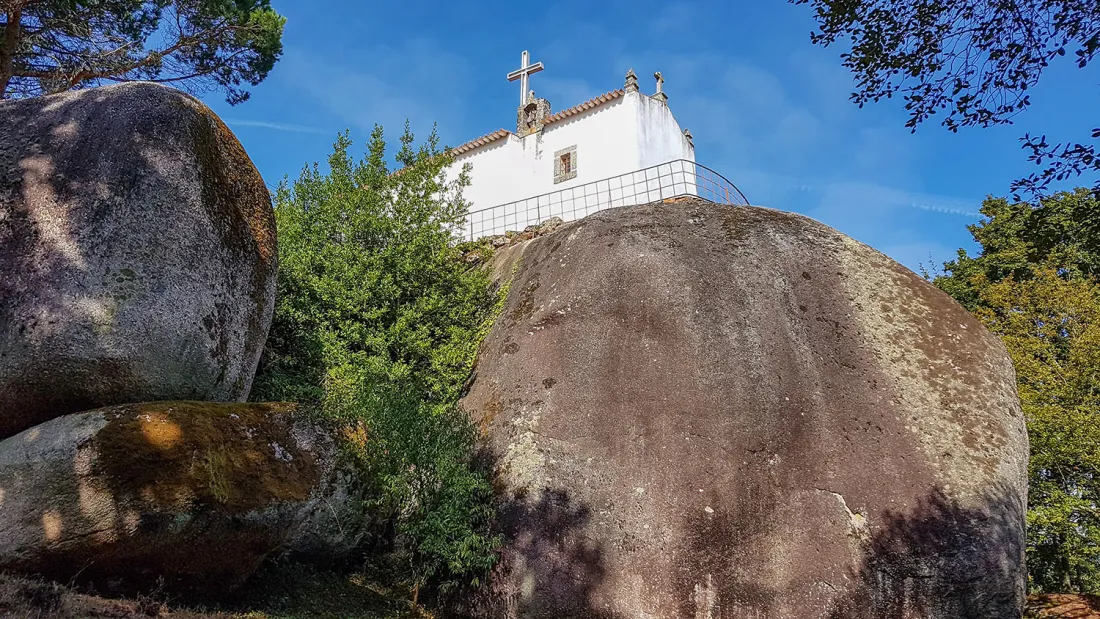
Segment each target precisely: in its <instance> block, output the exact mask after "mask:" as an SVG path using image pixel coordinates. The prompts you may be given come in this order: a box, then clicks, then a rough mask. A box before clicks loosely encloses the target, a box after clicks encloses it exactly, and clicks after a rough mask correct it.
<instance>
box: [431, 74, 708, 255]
mask: <svg viewBox="0 0 1100 619" xmlns="http://www.w3.org/2000/svg"><path fill="white" fill-rule="evenodd" d="M571 146H576V149H577V168H576V169H577V175H576V177H575V178H572V179H570V180H567V181H564V182H561V183H554V160H555V154H556V153H557V152H558V151H560V150H563V149H566V148H568V147H571ZM673 159H688V160H691V161H694V159H695V153H694V148H692V146H691V144H690V142H688V140H687V138H685V137H684V135H683V131H682V130H681V129H680V126H679V124H678V123H677V122H676V119H675V118H674V117H673V116H672V112H671V111H670V110H669V108H668V106H667V105H666V104H665V103H664V102H661V101H657V100H654V99H651V98H650V97H648V96H646V95H643V94H640V93H637V92H628V93H625V94H624V95H623V96H622V97H620V98H618V99H616V100H614V101H611V102H608V103H606V104H604V105H601V106H598V107H595V108H593V109H591V110H587V111H585V112H582V113H580V114H576V115H574V116H570V117H568V118H566V119H564V120H560V121H558V122H555V123H551V124H550V125H547V126H546V127H545V128H544V129H543V130H542V131H541V132H537V133H533V134H531V135H528V136H526V137H523V138H519V137H516V136H515V135H511V136H508V137H507V138H504V139H501V140H498V141H497V142H493V143H490V144H488V145H486V146H484V147H481V148H479V149H477V150H475V151H471V152H469V153H465V154H463V155H461V156H459V157H458V158H456V161H455V163H454V164H453V165H452V168H451V170H450V171H449V173H450V174H451V175H452V178H453V175H454V174H457V172H458V170H459V169H460V167H461V166H462V165H463V164H466V163H469V164H470V165H471V168H472V169H471V172H470V179H471V184H470V186H469V187H467V188H466V189H465V191H464V196H465V197H466V199H467V200H469V201H470V202H471V204H472V206H471V209H470V210H471V212H476V211H479V210H482V209H486V208H489V207H495V206H498V205H506V206H505V207H504V208H502V209H500V210H494V211H493V213H492V214H493V216H494V217H496V219H495V220H493V221H483V220H482V219H481V217H480V216H477V215H476V214H475V215H474V216H472V217H471V224H472V228H473V236H474V237H475V238H477V237H479V236H483V235H485V234H499V233H501V232H503V231H504V230H505V229H508V230H520V229H522V228H523V227H525V226H526V225H527V224H528V223H530V221H529V220H530V219H533V218H534V217H535V216H536V213H537V217H538V219H539V220H543V219H546V218H548V217H555V216H556V217H561V218H562V219H564V220H566V221H571V220H573V219H578V218H580V217H584V216H585V215H587V214H589V213H590V212H594V210H595V209H593V208H591V206H594V200H593V198H592V197H588V198H585V197H583V196H581V195H580V190H578V191H577V192H573V193H574V194H575V195H576V198H575V199H570V198H572V197H573V196H569V195H567V196H566V197H565V199H564V201H556V202H553V203H552V202H551V200H550V199H547V198H544V199H542V200H538V199H534V200H532V198H537V197H538V196H543V195H544V194H549V193H552V192H559V191H561V190H563V189H569V188H573V187H579V186H581V185H584V184H586V183H592V182H594V181H599V180H602V179H607V178H611V177H616V176H619V175H622V174H626V173H628V172H633V171H635V170H639V169H641V168H645V167H649V166H654V165H657V164H658V163H664V162H667V161H670V160H673ZM606 195H607V194H605V196H606ZM615 197H619V196H618V194H616V196H615ZM554 198H555V200H559V199H560V198H561V197H560V196H554ZM520 200H523V201H524V202H523V203H520V204H511V203H514V202H517V201H520ZM606 206H607V205H606V204H605V205H604V207H606ZM536 209H537V210H536ZM529 211H530V212H529Z"/></svg>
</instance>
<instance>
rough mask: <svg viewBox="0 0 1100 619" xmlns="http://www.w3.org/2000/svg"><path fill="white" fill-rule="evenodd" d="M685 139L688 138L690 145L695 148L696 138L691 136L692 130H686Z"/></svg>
mask: <svg viewBox="0 0 1100 619" xmlns="http://www.w3.org/2000/svg"><path fill="white" fill-rule="evenodd" d="M684 137H685V138H687V141H688V144H691V146H692V147H694V146H695V136H693V135H691V130H690V129H684Z"/></svg>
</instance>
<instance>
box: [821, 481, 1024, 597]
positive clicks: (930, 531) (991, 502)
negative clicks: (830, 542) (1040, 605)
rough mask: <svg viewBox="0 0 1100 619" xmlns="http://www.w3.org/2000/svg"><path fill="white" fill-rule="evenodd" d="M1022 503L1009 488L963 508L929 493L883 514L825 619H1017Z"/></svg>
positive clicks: (938, 493) (1021, 584) (1020, 586)
mask: <svg viewBox="0 0 1100 619" xmlns="http://www.w3.org/2000/svg"><path fill="white" fill-rule="evenodd" d="M1023 506H1024V499H1023V497H1020V496H1018V495H1017V493H1016V492H1015V491H1012V490H1010V489H1008V488H998V489H994V490H993V491H990V492H988V493H987V494H986V499H985V502H984V504H983V505H981V506H972V507H964V506H961V505H959V504H958V503H957V502H955V501H953V500H951V499H950V498H948V497H947V496H946V495H945V494H944V493H943V492H942V491H939V490H936V491H933V492H932V493H930V494H929V495H928V496H927V497H926V498H925V499H924V500H922V501H921V502H920V503H919V504H918V505H917V507H916V508H915V509H914V510H913V511H912V512H911V513H908V514H902V513H887V514H886V515H885V518H884V522H883V523H882V525H881V526H879V527H875V528H874V529H873V530H874V533H873V534H872V536H871V538H870V540H868V541H867V542H866V545H865V551H864V560H863V567H862V569H861V570H860V571H859V573H858V575H857V578H856V582H857V584H856V586H855V588H854V590H852V591H851V592H850V593H849V594H848V595H847V596H846V597H845V598H843V599H841V600H840V601H839V602H838V603H837V604H836V605H835V606H834V608H833V610H832V611H831V613H829V614H828V615H827V616H828V617H829V619H851V618H857V617H858V618H864V617H866V618H868V619H870V618H875V619H909V618H911V617H928V618H933V619H938V618H943V619H948V618H952V619H1007V618H1010V617H1019V616H1020V613H1021V611H1022V607H1023V604H1024V599H1025V582H1024V578H1023V574H1024V570H1023V562H1024V548H1023V545H1022V541H1023V539H1024V536H1023V534H1022V531H1023V527H1024V509H1023Z"/></svg>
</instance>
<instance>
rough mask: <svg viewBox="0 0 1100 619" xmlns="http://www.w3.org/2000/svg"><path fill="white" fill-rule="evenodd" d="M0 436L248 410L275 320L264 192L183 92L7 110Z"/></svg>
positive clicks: (1, 110) (62, 99) (146, 87)
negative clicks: (168, 414)
mask: <svg viewBox="0 0 1100 619" xmlns="http://www.w3.org/2000/svg"><path fill="white" fill-rule="evenodd" d="M0 136H2V137H0V437H7V436H11V435H13V434H15V433H17V432H19V431H22V430H24V429H26V428H29V427H31V426H33V425H35V424H37V423H41V422H42V421H46V420H47V419H50V418H51V417H53V416H57V415H63V414H66V413H72V412H76V411H81V410H88V409H92V408H95V407H98V406H106V405H110V404H121V403H126V402H143V401H151V400H168V399H189V400H213V401H234V400H244V399H245V398H246V397H247V395H248V391H249V388H250V386H251V383H252V378H253V375H254V373H255V371H256V365H257V363H258V362H259V356H260V353H261V351H262V348H263V342H264V339H265V338H266V336H267V329H268V327H269V325H270V322H271V315H272V311H273V308H274V295H275V270H276V247H275V223H274V215H273V212H272V208H271V203H270V196H269V194H268V191H267V188H266V186H265V185H264V183H263V179H262V178H261V176H260V174H259V172H258V171H257V170H256V168H255V167H254V166H253V164H252V162H251V160H250V159H249V158H248V155H247V154H245V152H244V150H243V149H242V147H241V145H240V143H239V142H238V141H237V139H236V137H234V136H233V134H232V133H231V132H230V131H229V129H228V128H227V127H226V126H225V124H223V123H222V122H221V121H220V120H219V119H218V118H217V117H216V116H215V115H214V114H213V112H211V111H210V110H209V109H208V108H207V107H206V106H204V105H203V104H202V103H200V102H199V101H198V100H196V99H194V98H193V97H190V96H188V95H186V94H184V93H182V92H180V91H177V90H174V89H171V88H168V87H165V86H158V85H153V84H143V83H132V84H123V85H119V86H110V87H105V88H95V89H90V90H82V91H78V92H70V93H64V94H59V95H53V96H49V97H40V98H36V99H28V100H20V101H5V102H2V103H0Z"/></svg>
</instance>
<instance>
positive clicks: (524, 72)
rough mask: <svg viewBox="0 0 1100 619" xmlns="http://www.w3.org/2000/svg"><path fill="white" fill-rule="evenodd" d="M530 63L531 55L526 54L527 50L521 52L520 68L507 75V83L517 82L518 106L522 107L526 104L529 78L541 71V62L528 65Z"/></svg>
mask: <svg viewBox="0 0 1100 619" xmlns="http://www.w3.org/2000/svg"><path fill="white" fill-rule="evenodd" d="M530 62H531V55H530V54H528V53H527V50H523V54H522V55H521V56H520V67H519V68H518V69H516V70H515V71H512V72H511V73H509V74H508V81H509V82H514V81H516V80H519V104H520V105H523V104H524V103H526V102H527V85H528V82H529V79H530V76H531V75H533V74H535V73H538V72H539V71H542V70H543V68H544V67H543V66H542V63H541V62H536V63H535V64H528V63H530Z"/></svg>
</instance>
